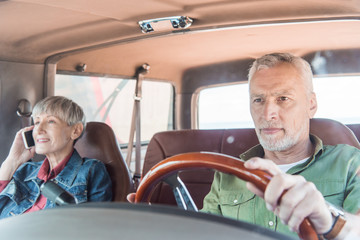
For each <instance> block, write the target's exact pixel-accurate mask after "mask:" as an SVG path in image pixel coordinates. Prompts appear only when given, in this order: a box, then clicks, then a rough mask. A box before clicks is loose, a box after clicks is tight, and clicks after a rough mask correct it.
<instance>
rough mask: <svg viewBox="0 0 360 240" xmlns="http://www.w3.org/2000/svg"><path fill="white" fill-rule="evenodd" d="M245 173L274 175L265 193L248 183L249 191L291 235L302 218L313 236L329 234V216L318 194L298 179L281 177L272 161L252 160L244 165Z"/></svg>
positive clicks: (308, 183) (303, 179)
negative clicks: (311, 225)
mask: <svg viewBox="0 0 360 240" xmlns="http://www.w3.org/2000/svg"><path fill="white" fill-rule="evenodd" d="M245 167H246V168H248V169H259V170H263V171H267V172H269V173H271V174H272V175H273V178H272V179H271V181H270V182H269V184H268V186H267V187H266V190H265V192H264V193H262V192H261V191H260V190H259V189H257V188H256V187H255V186H254V185H253V184H251V183H247V187H248V189H249V190H250V191H252V192H253V193H255V194H256V195H258V196H260V197H262V198H264V200H265V202H266V206H267V208H268V209H269V210H270V211H273V212H274V213H275V214H276V215H277V216H278V217H279V218H280V219H281V221H282V222H283V223H284V224H287V225H288V226H289V228H290V229H291V230H292V231H294V232H299V226H300V224H301V222H302V221H303V220H304V219H305V218H309V220H310V221H311V223H312V224H313V226H314V228H315V230H316V232H317V233H318V234H322V233H325V232H327V231H328V230H330V228H331V226H332V222H333V220H332V216H331V213H330V211H329V209H328V207H327V205H326V203H325V200H324V198H323V196H322V194H321V193H320V192H319V190H317V189H316V187H315V185H314V184H313V183H311V182H307V181H306V180H305V178H304V177H302V176H300V175H290V174H286V173H282V172H281V170H280V169H279V168H278V167H277V166H276V164H275V163H274V162H273V161H271V160H266V159H261V158H252V159H250V160H248V161H246V162H245Z"/></svg>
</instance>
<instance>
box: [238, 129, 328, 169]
mask: <svg viewBox="0 0 360 240" xmlns="http://www.w3.org/2000/svg"><path fill="white" fill-rule="evenodd" d="M310 141H311V142H312V143H313V144H314V145H315V151H314V154H313V155H312V156H311V158H310V161H306V162H305V163H303V164H300V166H299V167H301V169H304V168H305V167H308V166H309V165H311V164H312V163H313V161H314V159H315V156H317V155H318V154H321V153H322V151H323V148H324V146H323V142H322V140H321V139H320V138H319V137H317V136H315V135H313V134H310ZM264 154H265V153H264V148H263V147H262V146H261V145H260V144H258V145H256V146H254V147H252V148H250V149H249V150H247V151H246V152H244V153H242V154H241V155H240V158H241V159H242V160H244V161H247V160H249V159H250V158H252V157H264ZM294 169H295V167H294ZM296 169H297V168H296ZM297 170H298V169H297Z"/></svg>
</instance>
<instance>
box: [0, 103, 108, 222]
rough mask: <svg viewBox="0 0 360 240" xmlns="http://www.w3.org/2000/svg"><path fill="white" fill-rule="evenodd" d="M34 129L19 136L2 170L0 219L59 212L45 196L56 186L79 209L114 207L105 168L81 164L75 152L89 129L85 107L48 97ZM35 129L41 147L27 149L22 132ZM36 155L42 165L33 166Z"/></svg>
mask: <svg viewBox="0 0 360 240" xmlns="http://www.w3.org/2000/svg"><path fill="white" fill-rule="evenodd" d="M32 118H33V121H34V126H31V127H26V128H24V129H21V130H20V131H18V132H17V133H16V136H15V139H14V142H13V144H12V146H11V149H10V152H9V155H8V156H7V158H6V159H5V161H4V162H3V164H2V165H1V168H0V218H5V217H9V216H13V215H18V214H22V213H25V212H32V211H37V210H40V209H45V208H52V207H55V203H53V202H51V201H49V200H47V199H46V198H45V197H44V196H43V195H41V192H40V187H39V186H40V185H41V184H42V183H44V182H46V181H49V180H52V181H54V182H55V183H57V184H58V185H59V186H60V187H61V188H63V189H64V190H66V191H67V192H69V193H70V194H71V195H73V196H74V197H75V200H76V203H83V202H87V201H90V202H92V201H111V198H112V193H111V180H110V177H109V175H108V173H107V171H106V169H105V166H104V164H103V163H101V162H100V161H98V160H95V159H87V158H84V159H83V158H81V157H80V156H79V154H78V153H77V151H76V150H75V149H74V143H75V141H76V139H78V138H79V137H80V136H81V134H82V132H83V129H84V126H85V116H84V113H83V111H82V109H81V107H80V106H78V105H77V104H76V103H74V102H73V101H71V100H69V99H67V98H65V97H61V96H52V97H47V98H45V99H43V100H41V101H40V102H38V103H37V104H36V105H35V107H34V110H33V113H32ZM31 129H33V138H34V141H35V147H32V148H30V149H26V148H25V146H24V142H23V139H22V132H23V131H28V130H31ZM35 152H36V153H37V154H41V155H45V156H46V158H45V160H44V161H42V162H32V161H28V160H29V159H31V158H32V157H33V156H34V155H35Z"/></svg>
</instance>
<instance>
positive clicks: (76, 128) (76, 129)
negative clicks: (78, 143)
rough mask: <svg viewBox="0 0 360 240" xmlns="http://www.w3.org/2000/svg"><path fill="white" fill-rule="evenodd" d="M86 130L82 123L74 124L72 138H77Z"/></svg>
mask: <svg viewBox="0 0 360 240" xmlns="http://www.w3.org/2000/svg"><path fill="white" fill-rule="evenodd" d="M83 130H84V125H83V124H82V123H76V124H75V125H74V126H73V131H72V133H71V139H72V140H75V139H77V138H78V137H80V136H81V133H82V132H83Z"/></svg>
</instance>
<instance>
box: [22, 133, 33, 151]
mask: <svg viewBox="0 0 360 240" xmlns="http://www.w3.org/2000/svg"><path fill="white" fill-rule="evenodd" d="M32 133H33V130H29V131H24V132H22V138H23V141H24V145H25V148H26V149H29V148H31V147H33V146H35V141H34V138H33V136H32Z"/></svg>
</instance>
